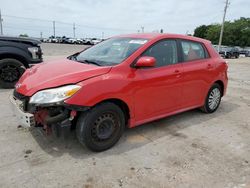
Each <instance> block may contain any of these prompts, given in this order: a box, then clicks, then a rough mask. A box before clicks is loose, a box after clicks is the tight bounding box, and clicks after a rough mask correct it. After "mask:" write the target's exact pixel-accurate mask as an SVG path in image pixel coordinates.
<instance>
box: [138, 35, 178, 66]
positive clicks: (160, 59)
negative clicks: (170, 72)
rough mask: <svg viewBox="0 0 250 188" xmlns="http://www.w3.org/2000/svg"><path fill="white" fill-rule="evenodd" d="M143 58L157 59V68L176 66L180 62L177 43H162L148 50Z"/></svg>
mask: <svg viewBox="0 0 250 188" xmlns="http://www.w3.org/2000/svg"><path fill="white" fill-rule="evenodd" d="M142 56H150V57H154V58H155V59H156V67H162V66H166V65H172V64H176V63H177V62H178V55H177V44H176V41H175V40H163V41H160V42H158V43H156V44H154V45H153V46H151V47H150V48H149V49H147V50H146V51H145V52H144V53H143V54H142Z"/></svg>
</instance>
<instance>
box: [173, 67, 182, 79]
mask: <svg viewBox="0 0 250 188" xmlns="http://www.w3.org/2000/svg"><path fill="white" fill-rule="evenodd" d="M174 73H175V75H176V77H177V78H180V77H181V72H180V70H178V69H176V70H175V71H174Z"/></svg>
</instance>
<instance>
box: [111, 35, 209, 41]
mask: <svg viewBox="0 0 250 188" xmlns="http://www.w3.org/2000/svg"><path fill="white" fill-rule="evenodd" d="M116 37H127V38H143V39H149V40H153V39H162V38H179V39H187V40H192V41H197V42H203V43H211V41H209V40H206V39H202V38H197V37H193V36H188V35H181V34H170V33H136V34H126V35H118V36H116Z"/></svg>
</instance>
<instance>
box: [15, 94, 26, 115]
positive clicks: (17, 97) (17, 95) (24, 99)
mask: <svg viewBox="0 0 250 188" xmlns="http://www.w3.org/2000/svg"><path fill="white" fill-rule="evenodd" d="M13 95H14V97H15V98H16V99H18V100H20V101H22V102H23V105H22V106H23V111H25V112H26V111H27V110H28V103H29V97H28V96H25V95H23V94H21V93H18V92H17V91H16V90H14V92H13Z"/></svg>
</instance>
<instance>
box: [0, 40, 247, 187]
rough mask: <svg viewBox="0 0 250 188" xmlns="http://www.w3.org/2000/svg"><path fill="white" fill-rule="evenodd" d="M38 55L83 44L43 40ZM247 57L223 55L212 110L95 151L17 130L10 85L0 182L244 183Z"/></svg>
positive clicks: (0, 124)
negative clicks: (225, 60)
mask: <svg viewBox="0 0 250 188" xmlns="http://www.w3.org/2000/svg"><path fill="white" fill-rule="evenodd" d="M42 48H43V51H44V57H45V58H44V59H45V60H49V59H55V58H62V57H66V56H67V55H70V54H72V53H74V52H77V51H80V50H82V49H84V46H76V45H58V44H43V45H42ZM249 70H250V58H240V59H237V60H229V77H230V81H229V86H228V91H227V95H226V97H224V98H223V101H222V103H221V106H220V108H219V109H218V111H217V112H216V113H214V114H210V115H206V114H203V113H201V112H200V111H199V110H192V111H188V112H185V113H181V114H178V115H175V116H172V117H169V118H165V119H162V120H159V121H155V122H152V123H148V124H145V125H142V126H139V127H137V128H133V129H129V130H127V131H126V132H125V134H124V136H123V137H122V139H121V140H120V141H119V143H118V144H117V145H115V147H113V148H112V149H110V150H108V151H105V152H102V153H93V152H90V151H89V150H87V149H86V148H84V147H82V146H81V145H80V144H79V143H78V142H77V140H76V138H75V135H74V134H73V133H72V134H71V135H69V137H68V138H66V139H58V138H55V137H53V136H49V137H48V136H45V135H44V133H43V132H42V131H40V130H39V129H32V130H27V129H23V128H18V127H17V126H18V124H17V122H16V120H15V119H14V117H13V113H12V111H11V109H10V105H9V101H8V96H9V95H10V93H11V90H3V89H1V90H0V109H1V113H0V180H1V181H0V187H11V188H12V187H32V188H33V187H84V188H94V187H162V188H163V187H180V188H185V187H198V188H200V187H213V188H217V187H218V188H222V187H226V188H250V147H249V145H250V116H249V114H250V74H249Z"/></svg>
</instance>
